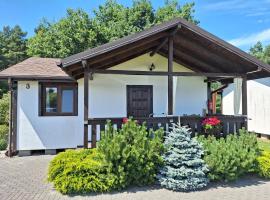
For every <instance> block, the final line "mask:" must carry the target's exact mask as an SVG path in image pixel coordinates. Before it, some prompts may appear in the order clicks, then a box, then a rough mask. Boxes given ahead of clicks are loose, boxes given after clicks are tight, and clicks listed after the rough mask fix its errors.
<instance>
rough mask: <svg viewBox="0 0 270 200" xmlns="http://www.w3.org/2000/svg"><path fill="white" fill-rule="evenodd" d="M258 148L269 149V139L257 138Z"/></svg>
mask: <svg viewBox="0 0 270 200" xmlns="http://www.w3.org/2000/svg"><path fill="white" fill-rule="evenodd" d="M258 143H259V148H260V149H261V150H264V151H270V140H264V139H259V138H258Z"/></svg>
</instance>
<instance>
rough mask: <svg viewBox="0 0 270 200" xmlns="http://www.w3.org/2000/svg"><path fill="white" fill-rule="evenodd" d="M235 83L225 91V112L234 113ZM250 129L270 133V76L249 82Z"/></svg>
mask: <svg viewBox="0 0 270 200" xmlns="http://www.w3.org/2000/svg"><path fill="white" fill-rule="evenodd" d="M233 90H234V85H233V84H230V86H229V87H228V88H226V89H225V90H224V93H223V113H224V114H233V112H234V110H233V104H234V98H233V95H234V91H233ZM247 94H248V95H247V103H248V117H249V118H250V120H249V121H248V130H249V131H255V132H257V133H263V134H267V135H270V123H269V122H270V78H262V79H257V80H250V81H248V82H247Z"/></svg>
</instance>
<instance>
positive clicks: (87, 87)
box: [82, 60, 89, 148]
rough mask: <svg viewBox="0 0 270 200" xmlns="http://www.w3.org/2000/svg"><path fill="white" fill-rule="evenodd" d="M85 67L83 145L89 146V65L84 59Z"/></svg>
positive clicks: (83, 64)
mask: <svg viewBox="0 0 270 200" xmlns="http://www.w3.org/2000/svg"><path fill="white" fill-rule="evenodd" d="M82 66H83V68H84V94H83V95H84V131H83V147H84V148H88V96H89V94H88V93H89V66H88V64H87V61H86V60H82Z"/></svg>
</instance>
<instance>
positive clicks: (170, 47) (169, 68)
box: [168, 35, 173, 115]
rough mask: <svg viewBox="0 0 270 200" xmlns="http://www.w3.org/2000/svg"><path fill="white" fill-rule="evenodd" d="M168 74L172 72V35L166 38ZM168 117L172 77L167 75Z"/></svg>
mask: <svg viewBox="0 0 270 200" xmlns="http://www.w3.org/2000/svg"><path fill="white" fill-rule="evenodd" d="M168 50H169V51H168V72H169V73H171V72H173V35H170V36H169V38H168ZM168 115H173V76H172V75H168Z"/></svg>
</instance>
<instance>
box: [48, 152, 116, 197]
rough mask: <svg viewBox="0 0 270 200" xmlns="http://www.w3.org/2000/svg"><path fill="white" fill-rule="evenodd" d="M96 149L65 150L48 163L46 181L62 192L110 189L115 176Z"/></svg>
mask: <svg viewBox="0 0 270 200" xmlns="http://www.w3.org/2000/svg"><path fill="white" fill-rule="evenodd" d="M109 169H110V168H109V166H108V164H107V162H106V161H105V160H104V156H103V155H102V154H101V153H99V152H98V151H97V150H96V149H87V150H67V151H66V152H62V153H60V154H58V155H57V156H56V157H55V158H54V159H53V160H52V161H51V162H50V165H49V174H48V181H50V182H53V184H54V187H55V189H56V190H58V191H59V192H61V193H63V194H71V193H88V192H104V191H110V190H111V188H112V187H113V186H114V182H115V180H116V178H117V177H116V176H115V175H113V174H111V173H110V170H109Z"/></svg>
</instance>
